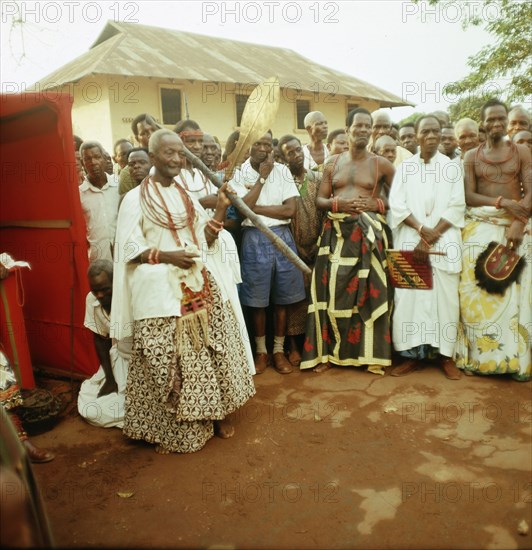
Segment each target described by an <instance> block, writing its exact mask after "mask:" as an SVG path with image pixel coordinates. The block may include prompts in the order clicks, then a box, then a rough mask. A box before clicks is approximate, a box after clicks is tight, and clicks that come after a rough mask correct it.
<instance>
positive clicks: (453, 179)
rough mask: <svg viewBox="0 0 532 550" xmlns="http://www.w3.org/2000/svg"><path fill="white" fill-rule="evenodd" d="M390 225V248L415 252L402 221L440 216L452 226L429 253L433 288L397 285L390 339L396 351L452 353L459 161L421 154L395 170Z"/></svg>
mask: <svg viewBox="0 0 532 550" xmlns="http://www.w3.org/2000/svg"><path fill="white" fill-rule="evenodd" d="M389 201H390V216H389V219H390V225H391V228H392V232H393V242H394V248H396V249H401V250H413V249H414V248H415V247H416V246H417V244H418V243H419V239H420V237H419V234H418V233H417V231H416V230H415V229H413V228H411V227H409V226H407V225H406V224H405V223H403V222H404V220H405V219H406V218H408V216H410V214H413V215H414V216H415V218H416V219H417V220H418V221H419V223H421V224H423V225H425V226H427V227H432V228H434V227H435V226H436V225H437V223H438V221H439V220H440V219H441V218H444V219H446V220H447V221H448V222H450V223H451V224H452V225H451V227H450V228H449V229H448V230H447V231H446V232H445V233H443V235H442V237H441V238H440V240H439V241H438V243H437V244H436V245H435V246H434V249H433V250H434V251H439V252H445V256H435V255H431V256H430V260H431V264H432V273H433V283H434V286H433V288H432V290H411V289H395V306H394V315H393V334H392V340H393V344H394V347H395V349H396V350H397V351H406V350H410V349H412V348H415V347H417V346H420V345H423V344H428V345H431V346H432V347H434V348H437V349H438V350H439V353H441V354H442V355H445V356H446V357H453V356H454V353H455V347H456V342H457V329H458V320H459V302H458V284H459V274H460V271H461V265H462V264H461V261H462V239H461V234H460V228H461V227H463V226H464V213H465V197H464V183H463V175H462V169H461V166H460V164H458V163H456V162H453V161H451V160H450V159H449V158H448V157H446V156H445V155H442V154H441V153H436V155H435V156H434V157H433V158H432V159H431V160H430V162H429V163H428V164H425V163H424V162H423V161H422V160H421V158H420V156H419V154H417V155H414V156H413V157H411V158H409V159H406V160H405V161H403V163H402V164H401V165H400V166H399V167H398V168H397V171H396V173H395V177H394V180H393V183H392V188H391V191H390V200H389Z"/></svg>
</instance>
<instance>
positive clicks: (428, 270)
mask: <svg viewBox="0 0 532 550" xmlns="http://www.w3.org/2000/svg"><path fill="white" fill-rule="evenodd" d="M386 258H387V260H388V270H389V273H390V279H391V281H392V286H394V287H395V288H410V289H416V290H430V289H431V288H432V266H431V264H430V259H427V262H426V263H421V262H416V261H415V260H414V251H413V250H393V249H389V250H386Z"/></svg>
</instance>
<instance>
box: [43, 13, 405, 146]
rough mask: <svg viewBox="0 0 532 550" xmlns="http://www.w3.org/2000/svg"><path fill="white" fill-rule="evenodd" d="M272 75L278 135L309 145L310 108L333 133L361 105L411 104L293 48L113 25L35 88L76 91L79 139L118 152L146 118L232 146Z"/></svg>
mask: <svg viewBox="0 0 532 550" xmlns="http://www.w3.org/2000/svg"><path fill="white" fill-rule="evenodd" d="M272 76H277V77H278V79H279V83H280V86H281V104H280V107H279V112H278V116H277V120H276V122H275V124H274V125H273V127H272V130H273V134H274V136H275V137H280V136H281V135H283V134H287V133H292V134H295V135H298V136H299V137H301V138H302V140H303V141H304V142H305V141H307V133H306V131H305V129H304V125H303V119H304V118H305V115H306V114H307V113H308V112H309V111H322V112H323V113H324V114H325V116H326V117H327V119H328V122H329V128H330V129H334V128H341V127H343V126H344V125H345V117H346V114H347V113H348V111H349V110H350V109H352V108H354V107H356V106H362V107H366V108H367V109H369V110H370V111H373V110H375V109H378V108H379V107H396V106H403V105H409V103H408V102H405V101H403V100H402V99H401V98H400V97H397V96H395V95H394V94H391V93H389V92H387V91H385V90H382V89H381V88H378V87H376V86H373V85H371V84H368V83H367V82H364V81H362V80H359V79H357V78H355V77H352V76H349V75H346V74H344V73H341V72H339V71H335V70H332V69H329V68H328V67H325V66H323V65H319V64H317V63H315V62H313V61H311V60H309V59H306V58H305V57H303V56H301V55H299V54H298V53H296V52H294V51H293V50H289V49H285V48H277V47H270V46H262V45H258V44H249V43H244V42H238V41H236V40H228V39H223V38H216V37H211V36H204V35H199V34H193V33H188V32H182V31H176V30H169V29H161V28H157V27H149V26H145V25H138V24H130V23H118V22H108V23H107V24H106V26H105V28H104V29H103V31H102V32H101V34H100V36H99V37H98V38H97V40H96V42H95V43H94V44H93V45H92V46H91V47H90V49H89V51H88V52H87V53H85V54H83V55H81V56H80V57H78V58H76V59H74V60H73V61H71V62H70V63H67V64H66V65H64V66H63V67H61V68H60V69H58V70H57V71H55V72H53V73H52V74H50V75H49V76H47V77H46V78H43V79H42V80H40V81H39V82H37V83H36V84H35V85H34V86H35V88H36V89H38V90H40V91H46V93H53V91H54V90H62V91H68V92H70V93H71V94H72V96H73V98H74V103H73V108H72V121H73V126H74V133H75V134H78V135H80V136H81V137H82V138H83V139H85V140H88V139H98V140H99V141H101V142H102V144H103V145H104V146H105V147H109V148H111V147H112V144H113V143H114V142H115V141H116V140H117V139H119V138H123V137H131V138H132V137H133V136H132V135H131V121H132V120H133V118H134V117H135V116H136V115H138V114H140V113H143V112H146V113H150V114H152V115H153V116H154V117H155V118H156V120H157V121H158V122H159V123H161V124H163V125H165V126H167V127H168V128H173V126H174V125H175V123H176V122H177V121H179V120H181V119H183V118H186V117H188V118H192V119H194V120H196V121H197V122H199V124H200V126H201V128H202V129H203V130H204V131H206V132H209V133H212V134H214V135H216V136H218V138H219V139H220V141H221V142H222V143H225V140H226V139H227V137H228V135H229V134H230V133H231V132H233V131H234V130H235V129H237V128H238V126H239V124H240V117H241V116H242V112H243V109H244V105H245V103H246V100H247V97H248V96H249V94H250V93H251V91H252V90H253V88H254V87H255V86H256V84H257V83H259V82H262V81H264V80H266V79H268V78H270V77H272Z"/></svg>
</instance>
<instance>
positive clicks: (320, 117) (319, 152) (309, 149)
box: [303, 111, 329, 172]
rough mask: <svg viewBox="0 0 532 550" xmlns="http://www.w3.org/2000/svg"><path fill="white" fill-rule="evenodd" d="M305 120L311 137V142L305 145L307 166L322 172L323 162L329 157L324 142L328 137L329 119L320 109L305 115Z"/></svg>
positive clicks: (304, 151) (304, 152)
mask: <svg viewBox="0 0 532 550" xmlns="http://www.w3.org/2000/svg"><path fill="white" fill-rule="evenodd" d="M303 122H304V124H305V128H306V130H307V132H308V135H309V138H310V143H309V144H308V145H304V146H303V154H304V155H305V168H306V169H307V170H314V171H317V172H320V171H321V169H322V167H323V163H324V162H325V161H326V160H327V158H328V157H329V150H328V149H327V147H326V145H325V143H323V141H324V140H326V139H327V132H328V129H329V127H328V125H327V119H326V118H325V115H324V114H323V113H320V111H312V112H310V113H309V114H308V115H307V116H306V117H305V120H304V121H303Z"/></svg>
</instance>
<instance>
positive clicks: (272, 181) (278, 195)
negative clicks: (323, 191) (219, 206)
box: [229, 159, 299, 227]
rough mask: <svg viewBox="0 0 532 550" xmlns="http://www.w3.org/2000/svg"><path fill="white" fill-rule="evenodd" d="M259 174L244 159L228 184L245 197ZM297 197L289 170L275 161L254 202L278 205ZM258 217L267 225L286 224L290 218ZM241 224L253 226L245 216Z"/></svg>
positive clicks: (262, 204) (260, 204) (259, 204)
mask: <svg viewBox="0 0 532 550" xmlns="http://www.w3.org/2000/svg"><path fill="white" fill-rule="evenodd" d="M259 178H260V174H259V173H258V172H257V171H256V170H255V169H254V168H253V167H252V166H251V162H250V161H249V159H248V160H246V162H244V164H242V166H241V168H240V170H236V171H235V174H234V176H233V179H232V180H231V181H230V182H229V185H230V186H231V187H232V188H233V189H234V190H235V192H236V194H237V195H238V196H239V197H245V196H246V195H247V194H248V193H249V190H250V189H251V188H252V187H253V186H254V185H255V183H257V180H258V179H259ZM292 197H299V192H298V190H297V187H296V182H295V181H294V178H293V176H292V174H291V173H290V170H288V168H287V167H286V166H285V165H284V164H279V163H277V162H275V163H274V164H273V169H272V171H271V172H270V174H269V175H268V177H267V178H266V183H265V184H264V185H263V186H262V189H261V191H260V195H259V198H258V199H257V202H256V203H255V204H256V205H257V206H278V205H279V206H280V205H281V204H283V202H284V201H285V200H287V199H290V198H292ZM259 218H260V219H261V220H262V222H263V223H264V224H265V225H266V226H267V227H274V226H276V225H288V224H289V223H290V219H287V220H278V219H276V218H268V217H267V216H260V215H259ZM242 225H243V226H244V227H255V226H254V225H253V223H252V222H251V220H249V219H248V218H246V219H245V220H244V221H243V222H242Z"/></svg>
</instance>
